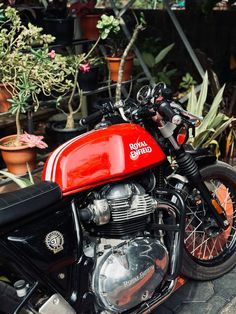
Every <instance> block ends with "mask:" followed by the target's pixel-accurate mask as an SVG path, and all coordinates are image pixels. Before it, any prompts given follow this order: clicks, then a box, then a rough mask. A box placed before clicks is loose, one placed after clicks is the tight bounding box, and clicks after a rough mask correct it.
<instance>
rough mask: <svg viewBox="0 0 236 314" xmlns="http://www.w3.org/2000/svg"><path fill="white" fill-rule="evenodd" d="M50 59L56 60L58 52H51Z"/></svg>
mask: <svg viewBox="0 0 236 314" xmlns="http://www.w3.org/2000/svg"><path fill="white" fill-rule="evenodd" d="M48 57H49V58H51V59H55V57H56V52H55V50H51V51H50V52H49V53H48Z"/></svg>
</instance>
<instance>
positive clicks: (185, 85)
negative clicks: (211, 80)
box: [179, 72, 197, 91]
mask: <svg viewBox="0 0 236 314" xmlns="http://www.w3.org/2000/svg"><path fill="white" fill-rule="evenodd" d="M196 84H197V82H196V81H195V80H194V79H193V77H192V75H191V74H190V73H188V72H187V73H186V74H185V75H184V76H183V77H182V81H181V82H180V84H179V88H181V89H184V90H186V91H189V90H190V89H191V88H192V86H194V85H196Z"/></svg>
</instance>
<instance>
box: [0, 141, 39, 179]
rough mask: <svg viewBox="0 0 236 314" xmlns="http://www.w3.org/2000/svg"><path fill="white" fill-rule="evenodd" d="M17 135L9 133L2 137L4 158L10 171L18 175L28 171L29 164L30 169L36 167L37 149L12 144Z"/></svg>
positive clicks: (1, 143) (0, 147) (0, 148)
mask: <svg viewBox="0 0 236 314" xmlns="http://www.w3.org/2000/svg"><path fill="white" fill-rule="evenodd" d="M15 138H16V135H9V136H6V137H3V138H2V139H0V150H1V152H2V158H3V161H4V162H5V164H6V166H7V169H8V171H9V172H11V173H14V174H16V175H24V174H26V172H27V164H26V163H28V165H29V169H30V171H32V170H34V169H35V168H36V150H35V148H30V147H28V146H27V145H22V146H10V143H11V142H12V141H14V140H15Z"/></svg>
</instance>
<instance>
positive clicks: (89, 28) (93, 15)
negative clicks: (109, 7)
mask: <svg viewBox="0 0 236 314" xmlns="http://www.w3.org/2000/svg"><path fill="white" fill-rule="evenodd" d="M95 5H96V1H94V0H78V1H77V2H75V3H74V4H72V5H71V12H72V13H73V14H75V15H77V16H78V17H79V21H80V28H81V32H82V36H83V37H84V38H86V39H89V40H97V39H98V37H99V31H98V29H97V23H98V20H99V19H100V17H101V14H99V13H97V12H96V11H95Z"/></svg>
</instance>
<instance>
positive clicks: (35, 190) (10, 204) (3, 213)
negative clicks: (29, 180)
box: [0, 181, 62, 227]
mask: <svg viewBox="0 0 236 314" xmlns="http://www.w3.org/2000/svg"><path fill="white" fill-rule="evenodd" d="M61 197H62V192H61V189H60V187H59V185H58V184H56V183H54V182H49V181H44V182H40V183H38V184H35V185H32V186H29V187H26V188H24V189H21V190H17V191H14V192H7V193H2V194H0V227H2V226H4V225H6V224H9V223H11V222H14V221H17V220H18V219H21V218H24V217H26V216H28V215H32V214H34V213H36V212H38V211H40V210H43V209H45V208H47V207H48V206H50V205H52V204H54V203H55V202H56V201H58V200H60V199H61Z"/></svg>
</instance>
